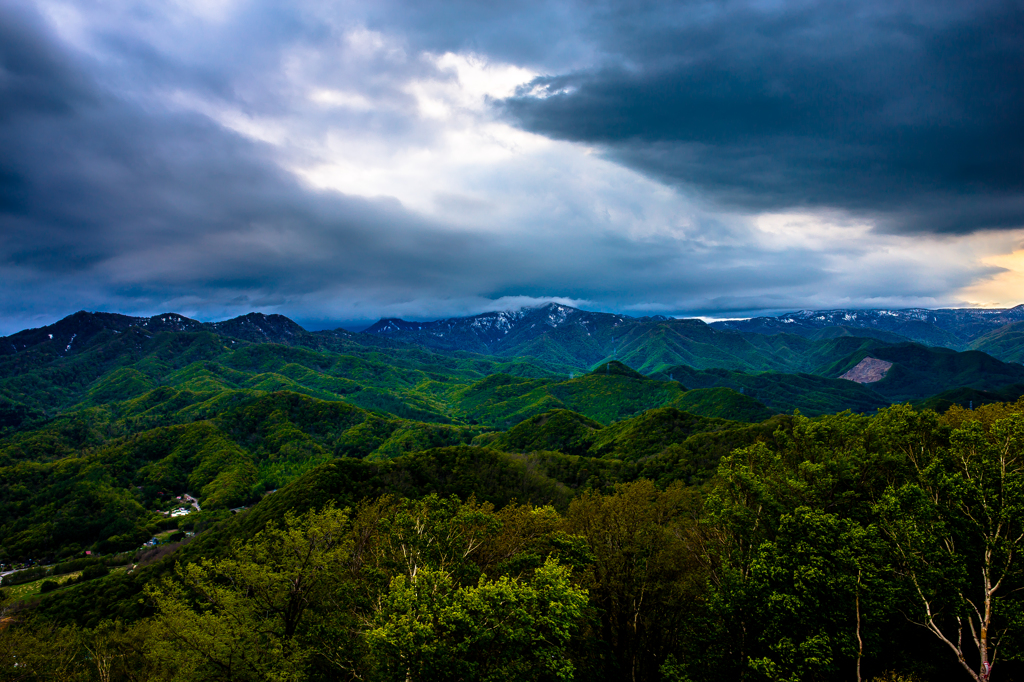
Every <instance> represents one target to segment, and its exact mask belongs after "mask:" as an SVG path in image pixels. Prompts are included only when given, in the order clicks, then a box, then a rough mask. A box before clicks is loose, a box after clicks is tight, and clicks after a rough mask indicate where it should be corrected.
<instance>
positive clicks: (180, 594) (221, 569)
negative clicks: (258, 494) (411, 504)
mask: <svg viewBox="0 0 1024 682" xmlns="http://www.w3.org/2000/svg"><path fill="white" fill-rule="evenodd" d="M348 526H349V523H348V516H347V514H346V513H345V512H343V511H340V510H338V509H335V508H334V507H330V506H328V507H326V508H325V509H323V510H321V511H310V512H307V513H306V514H304V515H303V516H301V517H300V516H296V515H294V514H288V515H287V516H286V517H285V521H284V525H283V527H278V526H276V525H273V524H270V525H268V527H267V528H266V529H265V530H264V531H262V532H261V533H259V534H257V535H256V536H255V537H254V538H253V539H252V540H251V541H249V542H247V543H244V544H239V545H237V546H236V547H235V548H234V552H233V556H232V557H231V558H230V559H225V560H221V561H216V562H214V561H209V560H204V561H202V562H200V563H193V564H187V565H185V566H179V567H178V569H177V578H178V580H177V581H170V580H167V581H164V582H163V583H162V584H160V585H158V586H155V587H151V588H149V589H148V590H147V594H148V595H149V598H150V599H151V600H152V601H153V603H154V604H155V605H156V607H157V609H158V616H157V623H158V624H159V625H160V626H161V627H162V630H163V641H162V642H161V643H160V645H159V649H160V651H159V654H160V655H161V657H163V659H164V660H165V661H166V662H167V663H168V664H170V666H169V667H171V668H172V669H173V670H174V671H175V673H176V674H177V676H178V677H179V678H181V679H186V678H187V679H199V678H201V679H207V680H247V679H274V680H299V679H302V678H303V676H304V671H305V669H306V667H307V665H308V664H309V662H310V659H311V658H312V657H313V656H314V655H315V654H316V653H317V652H316V649H315V647H314V646H312V645H311V644H310V641H311V640H310V638H309V637H307V634H308V631H309V629H310V627H311V626H312V625H313V623H312V622H311V620H312V619H311V618H310V617H309V616H310V614H311V613H315V612H316V610H317V607H318V606H319V605H322V604H324V603H326V602H327V600H328V599H329V598H330V596H331V594H332V593H333V592H334V591H335V590H336V589H337V582H338V580H339V579H340V577H341V576H343V575H344V571H345V569H346V561H347V559H348V557H349V550H350V546H351V538H350V536H349V534H348Z"/></svg>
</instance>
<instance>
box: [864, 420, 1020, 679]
mask: <svg viewBox="0 0 1024 682" xmlns="http://www.w3.org/2000/svg"><path fill="white" fill-rule="evenodd" d="M907 455H908V457H909V458H910V460H911V462H912V463H913V465H914V470H915V476H914V479H913V480H912V481H910V482H908V483H906V484H905V485H902V486H899V487H892V488H890V489H889V490H888V491H887V493H886V495H885V497H884V498H883V499H882V500H881V501H880V503H879V505H878V509H879V512H880V514H881V516H882V519H883V527H884V529H885V532H886V534H887V536H888V538H889V540H890V542H891V544H892V546H893V548H894V551H895V553H896V555H897V556H898V557H899V559H900V562H901V565H902V569H903V570H904V571H905V573H906V575H907V576H908V580H909V581H910V583H911V584H912V587H913V592H914V594H915V595H916V601H917V609H916V612H917V614H918V616H917V619H918V622H919V623H920V624H921V625H922V626H923V627H925V628H927V629H928V631H930V632H931V633H932V634H933V635H935V637H937V638H938V640H939V641H940V642H942V644H943V645H944V646H945V647H946V648H948V649H949V650H950V652H951V653H952V654H953V655H954V656H955V658H956V660H957V661H958V662H959V664H960V665H961V667H962V668H963V670H964V671H965V672H966V673H967V675H968V676H969V677H970V678H971V679H973V680H977V681H979V682H980V681H983V680H988V679H989V678H990V676H991V674H992V669H993V666H994V665H995V664H996V663H997V662H998V659H999V656H1000V654H1002V653H1004V649H1005V647H1006V646H1007V645H1008V644H1010V640H1011V639H1013V638H1014V637H1015V636H1016V635H1018V634H1019V633H1020V625H1021V621H1022V616H1024V604H1022V602H1021V597H1020V593H1019V592H1018V590H1019V589H1020V588H1021V587H1024V571H1022V569H1024V565H1022V559H1024V557H1022V556H1021V552H1022V550H1024V415H1021V414H1019V413H1018V414H1011V415H1010V416H1007V417H1005V418H1002V419H996V420H995V421H993V422H992V423H991V424H990V425H989V426H988V428H985V426H984V425H983V424H982V423H981V422H978V421H966V422H964V423H963V424H962V426H960V428H957V429H955V430H954V431H953V432H952V434H951V436H950V444H949V447H948V448H947V447H940V448H937V449H934V450H931V451H929V450H928V449H926V448H922V449H920V450H915V449H912V450H909V451H908V452H907Z"/></svg>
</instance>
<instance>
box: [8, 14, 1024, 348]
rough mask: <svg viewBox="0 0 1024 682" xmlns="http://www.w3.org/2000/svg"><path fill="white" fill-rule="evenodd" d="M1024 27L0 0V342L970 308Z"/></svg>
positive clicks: (1020, 210) (896, 17) (951, 21)
mask: <svg viewBox="0 0 1024 682" xmlns="http://www.w3.org/2000/svg"><path fill="white" fill-rule="evenodd" d="M1021 14H1022V12H1021V11H1020V10H1019V8H1017V7H1015V6H1014V5H1013V4H1009V3H1008V4H1005V5H997V4H991V5H985V4H978V3H971V4H968V3H961V4H950V5H941V4H935V3H930V4H927V5H926V4H921V5H920V6H918V5H912V4H904V5H899V4H896V5H894V4H892V3H886V4H884V5H883V4H881V3H879V4H877V5H872V4H866V3H860V4H856V5H855V4H843V3H819V4H816V3H806V2H790V3H736V2H720V3H674V4H669V3H661V4H653V3H645V4H639V5H637V4H636V3H632V4H628V5H627V4H625V3H624V4H622V5H617V4H615V3H603V4H600V5H583V4H576V3H560V2H543V3H540V2H538V3H525V4H518V5H516V6H515V8H514V9H501V8H497V7H495V6H493V5H492V4H487V3H474V2H443V3H440V2H439V3H430V2H417V3H405V2H375V3H369V2H358V1H354V0H353V1H349V2H318V1H315V0H309V1H307V2H294V3H277V4H275V3H269V2H259V1H252V2H250V1H245V0H220V1H218V2H190V1H188V0H180V1H178V2H142V1H135V2H131V1H129V2H112V3H93V2H88V1H86V0H79V1H76V2H52V1H51V2H47V1H42V0H40V1H39V2H22V1H20V0H14V1H13V2H9V3H4V4H3V5H0V284H2V287H0V333H6V332H11V331H15V330H16V329H19V328H21V327H24V326H30V325H35V324H39V323H45V322H48V321H51V320H52V319H53V318H54V317H57V316H60V315H63V314H66V313H69V312H73V311H74V310H77V309H80V308H85V309H92V310H97V309H103V310H112V311H119V312H127V313H157V312H162V311H167V310H175V311H178V312H182V313H185V314H190V315H194V316H197V317H200V318H204V319H209V318H220V317H225V316H228V315H234V314H238V313H242V312H248V311H250V310H263V311H267V312H280V313H283V314H286V315H289V316H292V317H294V318H296V319H298V320H300V321H303V322H305V323H307V324H309V325H310V326H319V325H330V324H333V323H336V322H339V321H347V322H351V323H353V324H355V323H358V322H369V321H372V320H373V319H375V318H377V317H380V316H393V315H394V316H406V317H436V316H446V315H459V314H471V313H475V312H480V311H482V310H486V309H492V308H497V307H510V306H513V307H514V306H521V305H529V304H532V303H536V302H540V301H544V300H550V299H558V300H561V301H563V302H566V303H572V304H576V305H580V306H583V307H589V308H592V309H604V310H617V311H622V312H636V313H648V312H661V313H668V314H694V315H709V316H731V315H736V314H743V313H751V312H756V311H764V310H776V311H778V310H784V309H789V308H814V307H838V306H843V307H879V306H912V305H925V306H936V305H943V304H957V303H961V302H962V301H963V300H964V298H963V295H962V294H961V293H959V292H962V291H972V289H969V288H970V287H977V286H978V285H979V283H982V282H986V281H990V280H991V281H996V280H992V278H993V277H996V276H997V275H998V274H999V272H1000V266H998V265H994V264H993V263H995V262H996V261H993V260H992V259H993V258H998V257H999V256H1000V254H1007V253H1010V252H1014V251H1016V250H1019V249H1020V248H1021V231H1020V229H1019V228H1021V226H1022V225H1024V188H1022V183H1024V173H1022V170H1024V169H1022V164H1024V144H1022V140H1021V136H1022V133H1021V132H1020V127H1019V124H1017V122H1018V121H1019V120H1024V106H1022V99H1024V95H1022V85H1021V83H1020V78H1019V74H1020V73H1021V66H1022V65H1024V62H1022V60H1021V50H1022V40H1021V39H1020V38H1019V37H1018V36H1019V35H1020V34H1021V33H1022V31H1021V30H1020V29H1021V28H1022V26H1021ZM1015 74H1016V76H1017V77H1016V78H1015V77H1014V75H1015ZM974 290H976V289H974ZM986 291H988V290H986ZM981 302H982V303H984V302H986V301H981ZM999 302H1008V301H999Z"/></svg>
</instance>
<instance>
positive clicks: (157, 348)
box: [0, 304, 1024, 681]
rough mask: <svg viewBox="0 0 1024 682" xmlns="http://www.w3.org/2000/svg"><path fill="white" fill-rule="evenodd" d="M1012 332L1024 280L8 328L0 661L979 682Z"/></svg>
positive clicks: (1, 361)
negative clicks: (809, 302) (756, 296)
mask: <svg viewBox="0 0 1024 682" xmlns="http://www.w3.org/2000/svg"><path fill="white" fill-rule="evenodd" d="M1022 360H1024V306H1017V307H1016V308H1010V309H1003V310H968V309H964V310H940V311H927V310H902V311H900V310H896V311H804V312H800V313H791V314H789V315H783V316H780V317H777V318H755V319H752V320H741V321H721V322H712V323H705V322H703V321H701V320H696V319H670V318H666V317H662V316H654V317H637V318H635V317H629V316H625V315H617V314H610V313H600V312H589V311H584V310H579V309H576V308H572V307H569V306H564V305H558V304H548V305H545V306H541V307H537V308H525V309H522V310H517V311H499V312H494V313H485V314H483V315H477V316H473V317H465V318H452V319H446V320H435V321H427V322H423V321H419V322H416V321H406V320H397V319H384V320H381V321H379V322H378V323H376V324H374V325H373V326H371V327H369V328H368V329H366V330H364V331H362V332H352V331H348V330H344V329H337V330H327V331H307V330H305V329H303V328H302V327H301V326H300V325H298V324H296V323H295V322H293V321H292V320H289V319H288V318H286V317H283V316H280V315H264V314H260V313H251V314H249V315H245V316H243V317H239V318H235V319H232V320H226V321H223V322H214V323H204V322H199V321H196V320H192V319H189V318H187V317H184V316H182V315H179V314H176V313H167V314H163V315H158V316H154V317H149V318H141V317H131V316H125V315H118V314H113V313H88V312H79V313H76V314H74V315H71V316H69V317H67V318H64V319H62V320H59V321H57V322H55V323H53V324H51V325H48V326H45V327H42V328H39V329H31V330H25V331H22V332H18V333H16V334H13V335H11V336H8V337H4V338H0V572H3V573H4V574H5V575H4V578H3V583H2V584H0V589H2V590H3V592H2V593H0V595H2V597H3V600H2V602H0V610H2V614H3V615H2V618H3V620H2V621H0V633H4V634H3V635H2V636H0V645H2V646H0V670H4V671H6V672H3V673H0V679H7V677H3V675H6V674H7V673H9V672H10V671H11V670H13V669H14V668H11V667H8V668H4V667H3V665H4V661H5V660H6V661H8V663H10V661H14V660H15V659H14V658H9V659H4V658H3V656H15V657H17V656H21V657H22V658H21V659H18V660H21V661H23V664H19V665H22V666H23V667H22V669H23V670H29V669H31V670H36V669H38V671H40V672H36V673H32V674H33V675H35V677H31V678H26V679H49V677H47V676H50V677H53V676H54V675H57V674H58V673H57V672H54V670H53V669H51V668H53V666H55V665H57V663H55V661H59V660H61V659H60V657H61V656H68V657H71V658H70V659H69V660H72V661H77V662H76V663H74V664H73V665H71V664H69V665H71V667H70V668H69V669H72V668H73V669H80V670H81V671H85V672H82V673H81V675H82V676H81V677H79V678H74V679H93V678H92V677H90V676H91V675H94V672H93V671H94V668H95V669H96V670H99V671H102V666H100V667H97V666H98V665H99V664H98V663H97V659H98V657H100V654H98V653H96V652H97V651H99V648H98V647H101V646H102V647H107V649H104V651H107V650H109V651H111V652H116V653H111V654H110V656H111V658H110V662H109V666H108V668H107V669H106V670H107V673H106V674H108V677H105V678H104V677H102V675H100V678H101V679H143V678H141V677H132V675H136V674H137V673H138V671H139V670H148V671H149V672H148V673H147V674H148V675H149V676H148V677H145V679H185V678H186V677H190V676H191V677H190V678H191V679H194V678H195V677H196V676H198V677H199V678H201V679H341V678H343V677H344V678H351V679H381V680H384V679H446V680H447V679H452V680H454V679H466V680H468V679H481V680H483V679H497V678H498V677H510V678H512V679H609V680H611V679H623V677H624V676H626V675H632V676H633V679H651V680H655V679H665V680H693V681H696V680H718V679H740V678H741V677H748V678H749V679H794V680H805V679H806V680H812V679H840V678H842V676H843V675H845V674H846V673H848V672H849V671H850V670H852V667H853V666H854V664H856V665H857V666H858V668H857V669H858V671H859V670H860V667H859V666H860V664H861V663H863V664H864V666H865V667H866V668H867V669H869V670H872V671H874V672H873V674H875V675H877V677H876V678H875V679H879V680H883V679H884V680H892V681H895V680H897V679H900V680H911V679H921V680H944V679H961V677H960V676H961V675H962V674H963V671H962V670H960V671H954V672H952V673H951V672H950V670H949V668H950V666H949V665H948V663H949V662H950V661H952V663H953V664H956V662H957V656H958V655H960V656H962V658H961V659H960V660H966V661H968V666H970V665H973V663H970V661H975V663H976V662H977V660H980V659H978V656H979V654H978V653H977V652H976V651H974V650H970V651H968V650H967V648H969V646H968V644H964V643H963V642H964V640H963V638H962V637H961V640H959V642H960V643H959V644H957V646H959V647H961V648H960V650H959V653H956V652H954V653H953V654H951V653H950V652H949V646H947V643H944V641H943V639H942V637H946V634H947V633H949V632H953V631H954V630H955V629H956V628H959V630H955V631H957V632H960V633H961V635H962V634H963V633H965V632H967V629H966V628H967V626H966V625H965V623H967V622H968V621H967V620H965V619H964V618H965V617H964V616H962V615H961V616H956V617H954V614H959V613H961V612H962V611H963V610H964V609H967V608H968V606H967V605H976V604H978V603H980V602H978V599H979V597H977V594H978V592H977V590H978V589H979V588H978V586H977V584H976V583H975V582H972V581H974V579H975V574H977V573H978V571H983V572H984V573H985V575H986V578H985V579H986V580H988V581H989V582H988V583H986V584H987V585H988V587H986V588H985V589H983V590H982V592H983V593H984V595H983V597H982V599H983V600H988V601H987V602H986V603H987V604H988V607H986V608H988V611H985V609H979V610H978V611H977V612H976V613H977V618H976V619H975V621H971V623H972V624H974V625H976V628H977V629H980V628H981V627H984V628H985V631H986V632H988V631H991V632H996V631H997V630H998V631H999V632H1005V633H1008V634H1007V637H1008V639H1007V640H1006V641H1007V642H1011V644H1007V645H1005V646H1006V647H1008V648H1009V650H1011V651H1017V649H1014V648H1012V647H1015V646H1016V645H1015V644H1012V642H1013V641H1015V640H1013V639H1012V636H1013V634H1012V633H1015V632H1017V630H1016V629H1015V628H1018V627H1019V626H1020V623H1022V622H1024V615H1022V614H1024V610H1022V609H1024V605H1022V604H1020V603H1019V597H1016V596H1013V595H1015V594H1016V592H1015V590H1017V589H1018V588H1020V587H1024V574H1022V573H1020V572H1019V571H1018V567H1017V565H1018V564H1019V563H1020V562H1019V560H1018V561H1015V560H1014V559H1013V557H1015V556H1016V555H1015V552H1018V551H1019V550H1020V549H1021V547H1020V543H1021V541H1022V540H1021V537H1024V536H1022V535H1021V533H1022V532H1024V528H1022V527H1021V524H1022V522H1024V513H1022V512H1021V510H1024V414H1022V413H1024V400H1021V396H1024V365H1022V364H1021V362H1022ZM991 486H996V487H995V488H992V487H991ZM993 491H995V492H993ZM979 505H980V506H979ZM978 509H984V510H985V512H984V514H983V515H982V516H985V515H987V516H985V518H981V517H979V516H978V513H979V512H978ZM986 519H987V520H986ZM993 519H994V520H993ZM910 521H913V524H912V525H909V526H908V525H907V523H909V522H910ZM1000 524H1003V525H1000ZM1011 528H1012V529H1014V530H1013V531H1012V532H1010V531H1009V530H1008V529H1011ZM921 529H926V530H921ZM1018 536H1021V537H1018ZM943 538H945V540H943ZM947 540H948V542H947ZM984 547H990V548H998V549H993V550H992V551H991V552H988V553H986V551H983V550H982V549H981V548H984ZM282 548H286V549H287V548H291V549H287V551H286V550H285V549H282ZM951 548H955V549H951ZM288 552H297V553H298V554H295V555H294V556H293V555H290V554H288ZM302 552H306V556H309V557H313V556H314V555H315V556H316V557H317V558H316V560H315V561H313V560H312V559H310V562H311V563H302V562H299V564H296V563H295V561H294V557H295V556H299V555H301V554H302ZM289 557H291V558H289ZM421 570H422V571H423V574H422V575H423V576H425V577H423V578H422V580H424V581H431V582H430V585H432V586H433V587H431V589H432V590H434V592H432V594H434V595H435V596H434V597H430V598H429V599H428V598H427V597H425V596H424V595H425V594H426V592H420V591H418V590H419V589H420V588H418V587H416V586H417V585H418V584H420V583H418V582H417V580H419V579H420V578H417V576H419V575H420V571H421ZM997 574H998V575H999V576H1004V577H1005V582H1004V583H1002V584H1000V585H998V586H997V588H992V585H993V584H995V583H996V581H997V580H998V579H993V578H992V576H995V575H997ZM299 575H301V576H302V580H306V581H308V585H309V587H308V591H303V590H307V588H306V587H303V588H302V589H301V590H300V589H299V588H297V587H296V585H297V584H298V583H297V582H296V581H297V580H298V581H299V582H301V580H299V578H297V577H296V576H299ZM289 576H291V577H289ZM289 580H291V581H292V582H291V583H289V582H288V581H289ZM289 584H290V585H291V586H292V587H290V588H289V587H288V585H289ZM423 584H426V583H423ZM232 585H234V586H235V587H231V586H232ZM267 586H275V587H273V589H270V588H269V587H267ZM233 590H234V591H233ZM296 590H298V591H296ZM986 590H987V592H986ZM217 595H219V596H217ZM437 595H442V596H437ZM969 595H974V596H969ZM421 600H425V601H421ZM972 600H973V601H972ZM556 603H557V604H561V605H562V606H561V607H560V609H561V610H557V609H556V610H555V611H553V610H552V609H553V608H554V607H553V606H552V605H553V604H556ZM509 604H515V605H516V606H515V608H512V607H510V606H508V605H509ZM854 605H856V609H855V613H854V610H851V609H854ZM940 607H941V609H945V610H944V611H942V614H943V615H938V616H933V615H927V614H928V613H929V612H928V609H939V608H940ZM296 609H297V610H296ZM509 609H511V610H509ZM958 609H959V610H958ZM1000 609H1002V610H1000ZM556 611H557V612H556ZM983 611H984V614H986V615H983V614H982V612H983ZM964 612H965V611H964ZM922 613H924V614H926V615H924V616H922V615H921V614H922ZM332 614H333V615H332ZM453 614H455V615H453ZM901 614H911V615H912V616H913V617H911V616H907V617H904V616H903V615H901ZM1015 614H1016V615H1015ZM854 615H856V618H854ZM862 616H863V623H862V621H861V617H862ZM1018 616H1020V617H1018ZM973 617H974V616H972V615H971V614H968V615H967V616H966V618H967V619H968V620H969V619H970V618H973ZM915 618H916V619H918V620H917V621H915V620H914V619H915ZM986 618H987V619H988V620H985V619H986ZM446 619H447V620H446ZM922 619H923V621H922ZM927 619H932V620H930V621H929V620H927ZM229 621H230V622H233V623H235V625H233V626H232V628H234V629H232V630H231V632H234V633H235V634H234V635H231V636H228V635H227V634H225V632H226V630H225V628H227V625H226V624H227V623H228V622H229ZM854 621H855V622H856V627H854V625H853V623H854ZM919 621H922V622H925V623H926V624H927V623H929V622H931V623H935V624H936V626H935V628H931V627H920V626H919V625H914V623H915V622H919ZM940 622H941V626H940V625H938V624H939V623H940ZM957 623H959V625H957ZM498 624H500V626H499V625H498ZM488 628H490V629H488ZM494 628H498V631H500V633H501V634H500V635H498V634H494V632H495V630H494ZM942 628H945V629H942ZM951 628H953V629H951ZM935 630H939V631H940V633H941V634H942V637H939V636H936V633H935ZM54 633H58V634H54ZM175 633H177V634H175ZM182 633H186V634H182ZM204 633H205V634H204ZM211 633H213V634H211ZM488 633H491V634H488ZM183 637H184V639H182V638H183ZM232 637H234V639H232ZM947 639H949V637H947ZM90 647H91V648H90ZM256 650H259V654H258V655H257V654H255V653H253V652H254V651H256ZM740 650H742V653H741V654H740V653H737V652H738V651H740ZM30 651H39V652H44V653H45V655H43V654H42V653H40V654H39V657H38V658H32V656H31V655H30V654H29V653H28V652H30ZM1020 651H1021V652H1024V649H1021V650H1020ZM83 652H86V653H83ZM89 652H91V653H89ZM203 652H205V653H203ZM246 652H248V653H246ZM701 652H703V653H701ZM984 655H985V656H988V654H984ZM972 657H974V658H972ZM1009 658H1010V657H1009V656H1008V660H1007V661H1006V663H1005V664H1001V665H1005V669H1006V670H1013V671H1015V672H1014V673H1013V674H1018V668H1017V667H1013V666H1015V665H1017V664H1015V663H1011V662H1010V660H1009ZM30 659H31V661H33V662H29V661H30ZM975 659H977V660H975ZM988 660H989V661H991V658H989V659H988ZM155 661H159V663H155ZM709 661H713V665H712V664H711V663H709ZM10 665H14V664H13V663H11V664H10ZM24 666H29V667H28V668H25V667H24ZM31 666H36V667H35V668H32V667H31ZM47 666H50V667H49V668H48V667H47ZM15 667H17V666H15ZM111 670H113V671H115V673H116V674H115V673H112V672H110V671H111ZM410 670H417V671H419V672H418V673H417V674H415V675H413V674H412V673H410ZM47 671H49V672H47ZM133 671H134V672H133ZM232 671H233V672H232ZM1019 672H1020V673H1021V674H1024V670H1021V671H1019ZM95 674H100V673H99V672H96V673H95ZM109 675H113V677H110V676H109ZM885 675H888V677H885ZM899 675H904V676H903V677H899ZM410 676H411V677H410ZM12 679H14V678H12ZM17 679H22V678H17ZM66 679H72V678H70V677H69V678H66ZM1005 679H1010V677H1007V678H1005Z"/></svg>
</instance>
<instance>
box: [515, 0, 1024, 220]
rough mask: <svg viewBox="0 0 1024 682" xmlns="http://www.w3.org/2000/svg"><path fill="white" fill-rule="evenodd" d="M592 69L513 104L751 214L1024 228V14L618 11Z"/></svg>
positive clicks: (593, 29)
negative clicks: (826, 212)
mask: <svg viewBox="0 0 1024 682" xmlns="http://www.w3.org/2000/svg"><path fill="white" fill-rule="evenodd" d="M589 16H590V21H589V23H588V24H587V28H586V29H585V30H586V31H587V32H588V34H589V35H590V36H591V37H592V39H593V40H594V41H595V43H596V44H597V45H598V46H599V47H600V51H601V53H602V54H603V55H604V60H603V63H602V65H600V66H599V67H596V68H592V69H587V70H582V71H578V72H571V73H566V74H564V75H553V76H546V77H543V78H539V79H538V80H537V81H536V82H534V83H532V84H531V85H530V86H527V87H525V88H524V89H523V93H522V94H521V96H519V97H516V98H513V99H511V100H509V101H507V102H506V107H507V110H508V112H509V113H510V114H511V115H512V116H513V117H514V118H515V119H516V120H518V121H519V122H520V124H521V125H523V126H524V127H526V128H528V129H530V130H532V131H536V132H540V133H542V134H545V135H551V136H556V137H559V138H563V139H568V140H573V141H580V142H585V143H591V144H598V145H602V146H603V147H604V148H605V149H606V150H607V153H608V155H609V156H610V157H611V158H613V159H617V160H619V161H621V162H623V163H626V164H629V165H631V166H633V167H635V168H638V169H641V170H643V171H644V172H646V173H648V174H651V175H653V176H656V177H658V178H661V179H664V180H667V181H669V182H674V183H680V184H683V185H686V186H691V187H697V188H699V189H700V190H701V191H702V192H704V193H707V194H710V195H711V196H713V197H715V198H716V199H717V200H719V201H720V202H722V203H724V204H728V205H732V206H739V207H743V208H745V209H750V210H756V211H760V210H777V209H789V208H793V207H810V208H814V207H830V208H839V209H845V210H848V211H851V212H854V213H857V214H861V215H867V216H872V217H874V218H875V219H877V220H878V221H879V224H880V226H881V227H882V228H883V229H890V230H896V231H900V230H908V231H933V232H952V233H963V232H971V231H974V230H979V229H986V228H1008V227H1020V226H1022V225H1024V127H1022V126H1021V124H1020V122H1021V121H1022V120H1024V78H1022V74H1024V38H1022V36H1024V9H1022V7H1021V5H1020V3H1018V2H977V3H975V2H971V3H967V2H957V3H941V2H940V3H932V2H921V3H915V2H902V3H901V2H897V3H889V2H886V3H880V2H874V3H872V2H866V3H865V2H831V1H829V2H791V3H751V2H732V1H727V2H720V3H642V4H640V5H636V4H634V3H621V4H619V3H610V4H608V5H605V6H603V9H602V10H601V11H595V12H592V13H591V14H590V15H589Z"/></svg>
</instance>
